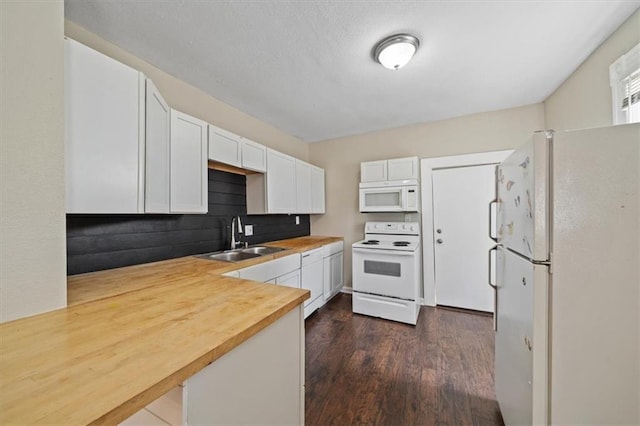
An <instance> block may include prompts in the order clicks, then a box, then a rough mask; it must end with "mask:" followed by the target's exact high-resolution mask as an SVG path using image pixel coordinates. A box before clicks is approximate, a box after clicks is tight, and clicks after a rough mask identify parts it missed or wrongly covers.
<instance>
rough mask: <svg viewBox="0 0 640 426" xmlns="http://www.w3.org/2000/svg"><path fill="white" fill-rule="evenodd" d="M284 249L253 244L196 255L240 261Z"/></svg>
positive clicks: (205, 257) (210, 258) (204, 257)
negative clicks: (251, 245) (246, 246)
mask: <svg viewBox="0 0 640 426" xmlns="http://www.w3.org/2000/svg"><path fill="white" fill-rule="evenodd" d="M282 250H286V249H283V248H280V247H270V246H255V247H248V248H244V249H236V250H228V251H222V252H216V253H206V254H199V255H197V256H196V257H200V258H202V259H209V260H220V261H222V262H240V261H243V260H247V259H253V258H256V257H260V256H265V255H268V254H273V253H277V252H279V251H282Z"/></svg>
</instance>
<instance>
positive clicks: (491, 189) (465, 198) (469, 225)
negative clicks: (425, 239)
mask: <svg viewBox="0 0 640 426" xmlns="http://www.w3.org/2000/svg"><path fill="white" fill-rule="evenodd" d="M495 167H496V166H495V165H492V164H489V165H481V166H470V167H453V168H446V169H437V170H434V171H433V173H432V179H433V235H434V240H435V241H434V256H435V259H434V260H435V262H434V263H435V284H436V286H435V287H436V304H438V305H445V306H454V307H458V308H465V309H474V310H478V311H485V312H493V290H492V289H491V287H489V285H488V273H489V266H488V260H487V252H488V250H489V249H490V248H491V247H492V246H493V245H494V243H493V241H492V240H491V239H490V238H489V203H490V202H491V201H492V200H493V199H494V197H495V185H496V184H495Z"/></svg>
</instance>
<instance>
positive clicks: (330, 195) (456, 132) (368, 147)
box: [309, 104, 545, 286]
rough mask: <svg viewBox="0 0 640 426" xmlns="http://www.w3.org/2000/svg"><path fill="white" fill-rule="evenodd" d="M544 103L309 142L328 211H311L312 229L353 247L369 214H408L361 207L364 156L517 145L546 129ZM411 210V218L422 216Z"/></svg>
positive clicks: (348, 268)
mask: <svg viewBox="0 0 640 426" xmlns="http://www.w3.org/2000/svg"><path fill="white" fill-rule="evenodd" d="M544 127H545V123H544V109H543V105H542V104H535V105H528V106H524V107H519V108H511V109H507V110H501V111H492V112H485V113H481V114H474V115H468V116H464V117H459V118H453V119H449V120H443V121H437V122H433V123H424V124H416V125H413V126H405V127H400V128H396V129H390V130H384V131H378V132H372V133H366V134H362V135H356V136H350V137H344V138H339V139H333V140H328V141H323V142H317V143H313V144H310V145H309V160H310V162H311V163H313V164H317V165H318V166H320V167H323V168H324V169H325V172H326V173H325V176H326V177H325V179H326V208H327V213H326V214H324V215H314V216H312V217H311V233H312V234H320V235H334V236H344V238H345V244H346V245H347V247H349V246H350V245H351V244H352V243H353V242H355V241H358V240H360V239H362V237H363V232H364V223H365V222H366V221H367V220H404V215H402V214H397V213H396V214H393V213H391V214H379V213H378V214H362V213H360V212H359V211H358V210H359V209H358V183H359V182H360V162H362V161H371V160H381V159H386V158H397V157H408V156H418V157H420V158H430V157H441V156H446V155H457V154H469V153H475V152H486V151H498V150H503V149H512V148H515V147H518V146H520V145H522V144H523V143H524V142H525V141H526V140H527V138H529V137H530V136H531V134H532V132H533V131H535V130H539V129H543V128H544ZM417 216H418V215H412V218H411V220H418V218H417ZM345 285H347V286H351V250H349V249H347V250H345Z"/></svg>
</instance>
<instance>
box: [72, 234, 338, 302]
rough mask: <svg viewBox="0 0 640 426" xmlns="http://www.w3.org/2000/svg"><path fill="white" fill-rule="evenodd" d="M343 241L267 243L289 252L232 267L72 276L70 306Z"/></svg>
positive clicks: (188, 265) (161, 266)
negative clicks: (164, 279)
mask: <svg viewBox="0 0 640 426" xmlns="http://www.w3.org/2000/svg"><path fill="white" fill-rule="evenodd" d="M336 241H343V238H337V237H323V236H313V235H312V236H308V237H298V238H291V239H288V240H281V241H272V242H268V243H264V245H267V246H273V247H281V248H284V249H286V250H284V251H281V252H278V253H274V254H271V255H267V256H260V257H256V258H253V259H247V260H243V261H242V262H237V263H229V262H221V261H216V260H208V259H201V258H197V257H194V256H187V257H180V258H177V259H169V260H163V261H160V262H153V263H145V264H142V265H134V266H127V267H125V268H118V269H109V270H106V271H98V272H90V273H87V274H80V275H73V276H70V277H69V278H68V280H67V306H74V305H77V304H78V303H85V302H88V301H92V300H98V299H103V298H106V297H112V296H115V295H118V294H122V293H127V292H131V291H138V290H142V289H144V288H147V287H149V286H153V285H155V284H156V283H157V282H158V280H160V279H161V278H162V277H165V276H169V277H170V276H173V275H179V276H184V277H187V276H202V275H221V274H224V273H225V272H229V271H234V270H236V269H242V268H246V267H247V266H252V265H257V264H259V263H264V262H268V261H270V260H274V259H278V258H281V257H284V256H288V255H290V254H294V253H301V252H303V251H307V250H313V249H315V248H318V247H322V246H324V245H327V244H331V243H333V242H336Z"/></svg>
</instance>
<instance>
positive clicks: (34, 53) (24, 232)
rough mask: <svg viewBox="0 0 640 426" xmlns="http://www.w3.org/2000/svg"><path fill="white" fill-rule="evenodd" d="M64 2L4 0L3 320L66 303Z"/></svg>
mask: <svg viewBox="0 0 640 426" xmlns="http://www.w3.org/2000/svg"><path fill="white" fill-rule="evenodd" d="M63 27H64V10H63V2H62V0H50V1H47V2H34V1H29V2H28V1H6V0H3V1H2V2H0V40H1V43H2V46H1V48H0V54H1V55H2V56H1V58H0V64H1V65H0V66H1V67H2V68H1V83H0V84H1V92H2V96H1V99H0V111H1V113H0V129H1V130H0V132H1V133H0V135H1V136H0V140H1V144H0V166H1V170H0V176H1V187H0V188H1V189H0V193H1V198H0V200H1V202H0V234H1V238H0V321H2V322H4V321H9V320H12V319H16V318H20V317H24V316H29V315H33V314H36V313H40V312H45V311H49V310H52V309H56V308H60V307H64V306H66V290H67V287H66V284H67V283H66V254H65V253H66V248H65V203H64V134H63V132H64V92H63V90H64V87H63V86H64V78H63V77H64V75H63V72H64V68H63V59H64V45H63Z"/></svg>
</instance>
